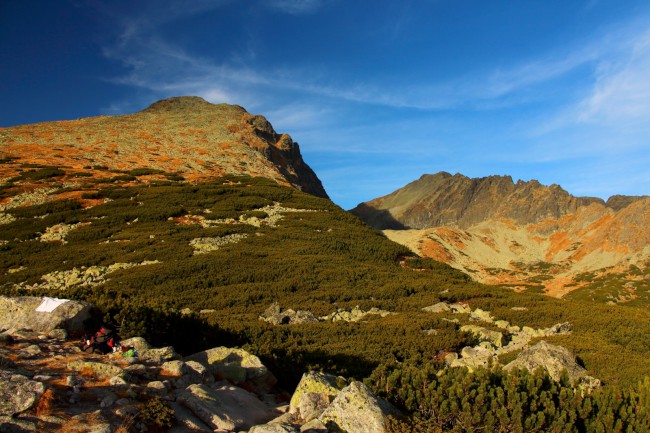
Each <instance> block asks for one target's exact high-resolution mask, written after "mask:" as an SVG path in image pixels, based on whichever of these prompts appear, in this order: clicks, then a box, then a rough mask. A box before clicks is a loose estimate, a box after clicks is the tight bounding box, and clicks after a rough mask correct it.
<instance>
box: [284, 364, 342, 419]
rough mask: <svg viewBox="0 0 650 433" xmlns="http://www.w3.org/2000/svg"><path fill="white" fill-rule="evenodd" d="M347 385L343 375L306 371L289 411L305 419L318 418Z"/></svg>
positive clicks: (294, 394) (292, 398)
mask: <svg viewBox="0 0 650 433" xmlns="http://www.w3.org/2000/svg"><path fill="white" fill-rule="evenodd" d="M345 385H347V383H346V381H345V379H344V378H342V377H336V376H332V375H331V374H326V373H320V372H316V371H310V372H309V373H305V374H303V375H302V378H301V379H300V383H298V386H297V387H296V390H295V391H294V393H293V396H292V397H291V402H290V403H289V411H290V412H291V413H294V414H296V415H298V416H300V417H301V418H302V419H303V420H304V421H311V420H312V419H314V418H318V417H319V416H320V415H321V413H322V412H323V411H324V410H325V408H327V407H328V406H329V404H330V403H331V402H332V400H334V398H336V396H337V395H338V394H339V393H340V392H341V390H342V389H343V387H345Z"/></svg>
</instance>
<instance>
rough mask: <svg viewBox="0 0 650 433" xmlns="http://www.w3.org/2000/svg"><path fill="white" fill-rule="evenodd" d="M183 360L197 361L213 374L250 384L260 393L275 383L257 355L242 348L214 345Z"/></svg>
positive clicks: (233, 381)
mask: <svg viewBox="0 0 650 433" xmlns="http://www.w3.org/2000/svg"><path fill="white" fill-rule="evenodd" d="M184 361H185V362H188V361H195V362H198V363H199V364H202V365H203V366H205V367H206V368H207V370H208V371H209V372H210V373H211V374H213V375H214V376H217V377H218V378H221V379H226V380H229V381H230V382H232V383H235V384H241V383H247V384H248V385H252V386H253V387H254V388H255V390H256V392H259V393H260V394H266V393H268V392H269V391H270V390H271V389H272V388H273V386H274V385H275V384H276V383H277V379H276V378H275V376H273V373H271V372H270V371H269V370H268V369H267V368H266V367H265V366H264V364H262V361H260V359H259V358H258V357H257V356H255V355H253V354H251V353H248V352H246V351H245V350H242V349H233V348H228V347H223V346H222V347H215V348H212V349H208V350H204V351H202V352H198V353H195V354H193V355H190V356H188V357H186V358H184Z"/></svg>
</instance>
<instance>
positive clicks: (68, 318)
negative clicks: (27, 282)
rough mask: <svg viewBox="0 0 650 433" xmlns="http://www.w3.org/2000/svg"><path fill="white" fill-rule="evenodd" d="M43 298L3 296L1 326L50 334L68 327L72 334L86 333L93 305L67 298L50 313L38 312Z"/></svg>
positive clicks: (0, 304)
mask: <svg viewBox="0 0 650 433" xmlns="http://www.w3.org/2000/svg"><path fill="white" fill-rule="evenodd" d="M42 301H43V298H40V297H34V296H20V297H15V298H10V297H6V296H0V328H4V329H31V330H33V331H36V332H40V333H44V334H47V333H50V332H52V331H53V330H55V329H64V330H65V331H66V332H67V334H68V335H81V334H83V333H84V330H85V329H84V321H86V320H87V319H88V318H90V308H91V305H90V304H88V303H86V302H79V301H67V302H65V303H63V304H61V305H59V306H57V307H56V308H54V310H52V311H50V312H42V311H36V309H37V308H38V307H39V306H40V305H41V303H42Z"/></svg>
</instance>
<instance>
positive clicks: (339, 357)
mask: <svg viewBox="0 0 650 433" xmlns="http://www.w3.org/2000/svg"><path fill="white" fill-rule="evenodd" d="M260 358H261V360H262V363H263V364H264V365H265V366H266V367H267V368H268V369H269V370H270V371H271V372H272V373H273V374H274V375H275V377H276V378H277V379H278V384H279V385H280V387H281V388H282V389H286V390H294V389H295V388H296V386H297V385H298V382H300V378H301V377H302V375H303V374H304V373H307V372H309V371H322V372H324V373H328V374H334V375H340V376H343V377H345V378H354V379H356V380H361V379H362V378H364V377H367V376H369V375H370V373H372V371H373V370H374V369H375V368H376V367H377V365H378V364H377V363H376V362H370V361H368V360H366V359H364V358H362V357H360V356H354V355H348V354H341V353H339V354H334V355H332V354H329V353H327V352H325V351H323V350H293V351H286V350H282V351H276V352H274V353H273V355H272V356H260Z"/></svg>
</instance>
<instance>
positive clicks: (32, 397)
mask: <svg viewBox="0 0 650 433" xmlns="http://www.w3.org/2000/svg"><path fill="white" fill-rule="evenodd" d="M44 392H45V385H43V384H42V383H41V382H37V381H34V380H29V379H28V378H27V377H25V376H23V375H20V374H14V373H12V372H10V371H5V370H0V416H14V415H16V414H19V413H21V412H24V411H26V410H28V409H30V408H31V407H32V406H34V404H35V403H36V402H37V401H38V399H39V398H40V397H41V395H43V393H44Z"/></svg>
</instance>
